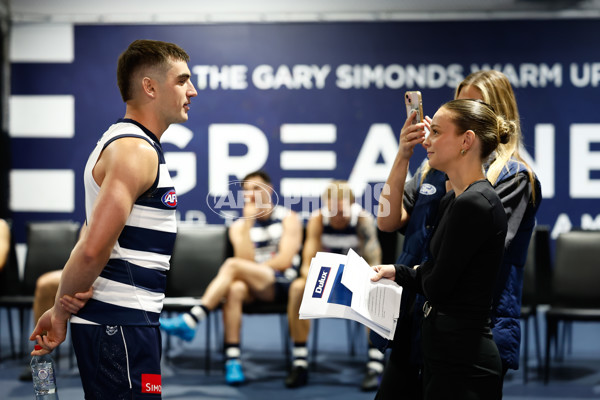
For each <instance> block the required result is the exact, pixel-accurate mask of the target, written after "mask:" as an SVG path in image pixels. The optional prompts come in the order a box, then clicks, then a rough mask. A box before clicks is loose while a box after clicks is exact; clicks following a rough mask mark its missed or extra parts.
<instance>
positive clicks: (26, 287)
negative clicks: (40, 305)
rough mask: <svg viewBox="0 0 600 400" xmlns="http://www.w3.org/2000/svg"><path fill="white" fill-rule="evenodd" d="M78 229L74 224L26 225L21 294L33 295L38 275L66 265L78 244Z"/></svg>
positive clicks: (46, 223) (34, 223) (37, 223)
mask: <svg viewBox="0 0 600 400" xmlns="http://www.w3.org/2000/svg"><path fill="white" fill-rule="evenodd" d="M80 226H81V225H80V224H79V223H78V222H74V221H51V222H28V223H27V255H26V257H25V272H24V276H23V294H26V295H31V294H33V293H34V291H35V283H36V281H37V278H38V277H39V276H40V275H42V274H44V273H46V272H49V271H54V270H57V269H62V268H63V267H64V266H65V263H66V262H67V260H68V259H69V256H70V255H71V251H72V250H73V247H75V244H76V243H77V238H78V236H79V228H80Z"/></svg>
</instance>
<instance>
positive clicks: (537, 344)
mask: <svg viewBox="0 0 600 400" xmlns="http://www.w3.org/2000/svg"><path fill="white" fill-rule="evenodd" d="M533 334H534V335H535V353H536V355H537V368H538V374H539V375H541V372H542V365H543V362H542V349H541V346H540V327H539V323H538V316H537V312H535V311H534V313H533Z"/></svg>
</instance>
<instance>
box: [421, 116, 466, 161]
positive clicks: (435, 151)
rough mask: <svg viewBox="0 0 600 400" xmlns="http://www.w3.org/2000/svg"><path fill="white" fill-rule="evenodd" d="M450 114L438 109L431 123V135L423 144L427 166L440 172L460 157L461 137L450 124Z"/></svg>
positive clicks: (453, 125) (452, 123)
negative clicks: (427, 159)
mask: <svg viewBox="0 0 600 400" xmlns="http://www.w3.org/2000/svg"><path fill="white" fill-rule="evenodd" d="M451 116H452V114H451V112H450V111H448V110H447V109H445V108H444V107H442V108H440V109H439V110H438V111H437V112H436V113H435V115H434V116H433V120H432V121H431V133H430V134H429V136H428V137H427V138H426V139H425V141H424V142H423V146H424V147H425V149H426V150H427V157H428V158H429V165H431V167H432V168H435V169H437V170H440V171H444V172H447V171H448V168H449V167H450V166H451V165H452V164H453V162H454V161H455V160H457V159H458V158H459V157H460V150H461V148H462V143H463V135H462V134H460V135H458V134H457V133H458V132H456V129H457V128H456V125H455V124H454V122H452V119H451Z"/></svg>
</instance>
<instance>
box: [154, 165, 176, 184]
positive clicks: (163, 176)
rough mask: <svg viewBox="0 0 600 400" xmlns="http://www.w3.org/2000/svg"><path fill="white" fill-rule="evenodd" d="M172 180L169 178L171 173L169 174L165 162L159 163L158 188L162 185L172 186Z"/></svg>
mask: <svg viewBox="0 0 600 400" xmlns="http://www.w3.org/2000/svg"><path fill="white" fill-rule="evenodd" d="M172 186H174V185H173V180H172V179H171V175H170V174H169V168H168V167H167V164H160V165H159V167H158V186H157V187H158V188H163V187H172Z"/></svg>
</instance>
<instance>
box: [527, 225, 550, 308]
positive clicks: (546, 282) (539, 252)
mask: <svg viewBox="0 0 600 400" xmlns="http://www.w3.org/2000/svg"><path fill="white" fill-rule="evenodd" d="M534 232H535V275H534V276H535V298H536V302H537V304H550V301H551V299H552V275H553V266H552V256H551V254H550V253H551V251H550V227H549V226H548V225H538V226H536V227H535V231H534ZM533 239H534V238H532V239H531V240H533Z"/></svg>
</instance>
